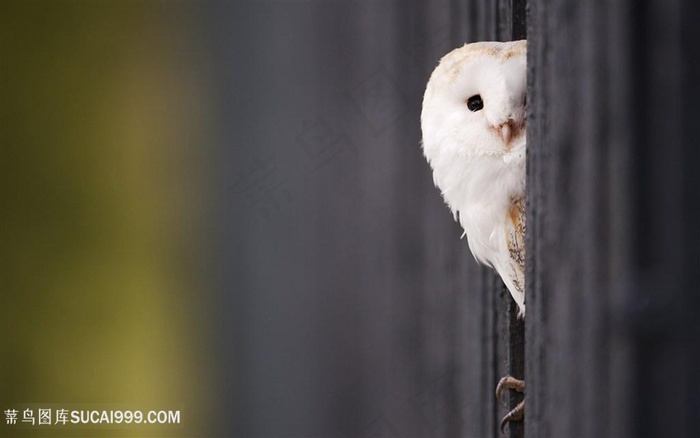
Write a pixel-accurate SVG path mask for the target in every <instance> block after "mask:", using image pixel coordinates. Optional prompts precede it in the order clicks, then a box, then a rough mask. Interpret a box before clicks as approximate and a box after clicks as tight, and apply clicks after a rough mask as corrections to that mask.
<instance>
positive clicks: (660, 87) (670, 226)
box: [526, 0, 700, 437]
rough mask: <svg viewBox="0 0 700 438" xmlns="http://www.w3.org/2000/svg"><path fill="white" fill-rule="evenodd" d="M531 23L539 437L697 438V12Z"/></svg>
mask: <svg viewBox="0 0 700 438" xmlns="http://www.w3.org/2000/svg"><path fill="white" fill-rule="evenodd" d="M529 8H530V14H529V22H528V37H529V38H528V39H529V47H528V56H529V59H528V64H529V71H528V74H529V93H530V94H529V97H528V102H529V105H530V111H529V118H528V153H529V162H528V170H529V172H530V173H529V180H528V182H529V186H528V200H529V207H528V209H529V210H528V233H529V235H528V246H527V248H528V257H529V258H528V271H527V278H528V285H527V293H526V302H527V306H528V316H527V318H528V319H527V322H526V376H527V382H528V391H527V421H526V436H528V437H560V436H566V437H663V436H697V434H698V426H697V425H696V422H695V421H694V420H693V415H694V414H693V412H697V408H698V402H697V394H698V389H699V388H698V380H697V379H695V378H693V373H696V372H697V370H698V369H700V368H698V366H697V365H698V357H699V356H698V345H699V344H700V342H699V341H700V338H699V337H698V330H697V326H698V324H697V323H696V322H693V321H696V320H697V314H698V313H697V311H698V310H699V308H698V300H699V298H698V297H699V296H700V282H699V281H698V275H699V274H698V272H699V271H700V270H699V269H698V266H700V263H699V262H698V251H699V247H700V245H699V244H698V242H699V241H698V232H699V230H700V223H699V221H698V205H699V204H698V187H700V184H699V180H698V178H699V177H698V172H697V170H696V166H697V165H698V163H700V161H699V160H698V151H699V150H700V149H699V148H698V147H697V145H698V144H700V135H699V133H698V128H697V126H698V124H697V118H698V115H700V112H699V109H700V108H699V105H700V100H699V99H698V89H699V87H698V84H697V78H698V77H699V76H698V49H697V47H698V46H697V43H698V36H697V35H698V33H697V31H696V30H695V28H694V27H693V26H696V24H695V25H694V24H693V23H697V17H698V15H697V6H695V4H692V3H691V2H684V1H680V0H674V1H669V2H651V1H640V2H636V1H634V2H633V1H623V2H603V1H579V2H571V1H562V0H559V1H547V2H545V1H534V0H533V1H530V4H529ZM691 9H692V10H691Z"/></svg>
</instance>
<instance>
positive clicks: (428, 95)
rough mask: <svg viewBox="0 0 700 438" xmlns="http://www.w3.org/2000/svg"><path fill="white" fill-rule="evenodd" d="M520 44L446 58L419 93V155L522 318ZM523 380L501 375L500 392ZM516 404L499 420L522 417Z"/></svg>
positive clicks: (484, 46) (463, 50) (485, 46)
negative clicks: (421, 146) (501, 282)
mask: <svg viewBox="0 0 700 438" xmlns="http://www.w3.org/2000/svg"><path fill="white" fill-rule="evenodd" d="M525 59H526V41H513V42H505V43H502V42H480V43H473V44H466V45H464V46H463V47H460V48H458V49H455V50H453V51H452V52H450V53H448V54H447V55H445V56H444V57H443V58H442V59H441V60H440V63H439V65H438V66H437V68H436V69H435V71H434V72H433V74H432V75H431V77H430V80H429V81H428V85H427V88H426V90H425V95H424V97H423V111H422V113H421V128H422V131H423V142H422V143H423V153H424V154H425V157H426V158H427V160H428V163H429V164H430V166H431V168H432V169H433V180H434V182H435V185H436V186H437V187H438V188H439V189H440V191H441V192H442V196H443V198H444V200H445V203H446V204H447V205H448V207H449V208H450V210H451V211H452V214H453V216H454V218H455V220H457V221H459V223H460V225H461V226H462V228H463V229H464V234H463V237H464V236H466V238H467V242H468V244H469V248H470V250H471V252H472V254H473V255H474V257H475V258H476V260H477V261H478V262H480V263H482V264H485V265H488V266H490V267H492V268H493V269H495V270H496V272H498V274H499V275H500V276H501V278H502V279H503V282H504V283H505V285H506V286H507V288H508V291H509V292H510V294H511V296H512V297H513V299H514V300H515V302H516V303H517V305H518V309H519V316H520V317H524V315H525V291H524V287H525V245H524V241H525V239H524V237H525V147H526V142H525V97H526V96H525V91H526V62H525ZM524 387H525V382H524V381H521V380H517V379H514V378H513V377H510V376H506V377H504V378H503V379H502V380H501V382H500V383H499V385H498V386H497V389H496V395H497V397H498V398H500V393H501V391H503V390H504V389H506V388H507V389H516V390H519V391H520V392H523V391H524ZM523 414H524V404H523V403H521V404H520V405H518V407H516V408H515V409H514V410H513V411H511V412H510V413H509V414H508V415H506V417H505V418H504V419H503V422H502V423H501V429H503V426H504V425H505V423H506V422H507V421H511V420H518V419H522V417H523Z"/></svg>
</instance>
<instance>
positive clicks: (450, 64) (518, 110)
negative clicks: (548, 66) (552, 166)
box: [421, 41, 526, 161]
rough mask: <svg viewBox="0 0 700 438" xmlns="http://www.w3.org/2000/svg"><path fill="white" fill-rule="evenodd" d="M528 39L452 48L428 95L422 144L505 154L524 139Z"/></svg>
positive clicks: (429, 151)
mask: <svg viewBox="0 0 700 438" xmlns="http://www.w3.org/2000/svg"><path fill="white" fill-rule="evenodd" d="M525 54H526V42H525V41H514V42H506V43H500V42H482V43H473V44H467V45H465V46H463V47H461V48H458V49H455V50H453V51H452V52H450V53H448V54H447V55H446V56H444V57H443V58H442V60H441V61H440V65H439V66H438V67H437V68H436V69H435V71H434V72H433V74H432V76H431V78H430V81H429V82H428V86H427V89H426V92H425V96H424V99H423V112H422V114H421V124H422V129H423V148H424V152H425V155H426V157H427V158H428V160H429V161H432V160H433V159H436V158H437V157H438V156H439V155H442V154H443V153H448V155H452V154H457V155H459V156H471V157H474V156H479V155H490V156H494V155H505V154H507V153H509V152H510V151H512V150H514V149H519V148H520V147H521V146H524V144H525V90H526V55H525Z"/></svg>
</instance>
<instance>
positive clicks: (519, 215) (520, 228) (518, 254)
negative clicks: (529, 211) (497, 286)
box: [506, 198, 525, 294]
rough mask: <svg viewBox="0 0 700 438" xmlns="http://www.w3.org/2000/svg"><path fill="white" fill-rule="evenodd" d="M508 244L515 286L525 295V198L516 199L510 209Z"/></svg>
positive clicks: (507, 223)
mask: <svg viewBox="0 0 700 438" xmlns="http://www.w3.org/2000/svg"><path fill="white" fill-rule="evenodd" d="M506 242H507V244H508V254H509V256H510V262H511V263H510V266H511V272H512V277H511V278H512V280H513V285H514V286H515V288H516V289H517V291H518V292H519V293H521V294H524V293H525V198H518V199H514V200H513V201H512V203H511V205H510V208H509V209H508V219H507V220H506Z"/></svg>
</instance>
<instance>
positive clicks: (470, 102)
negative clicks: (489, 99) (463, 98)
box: [467, 94, 484, 112]
mask: <svg viewBox="0 0 700 438" xmlns="http://www.w3.org/2000/svg"><path fill="white" fill-rule="evenodd" d="M467 108H469V111H473V112H477V111H479V110H480V109H482V108H484V101H483V100H481V95H479V94H475V95H474V96H472V97H470V98H469V99H467Z"/></svg>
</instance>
